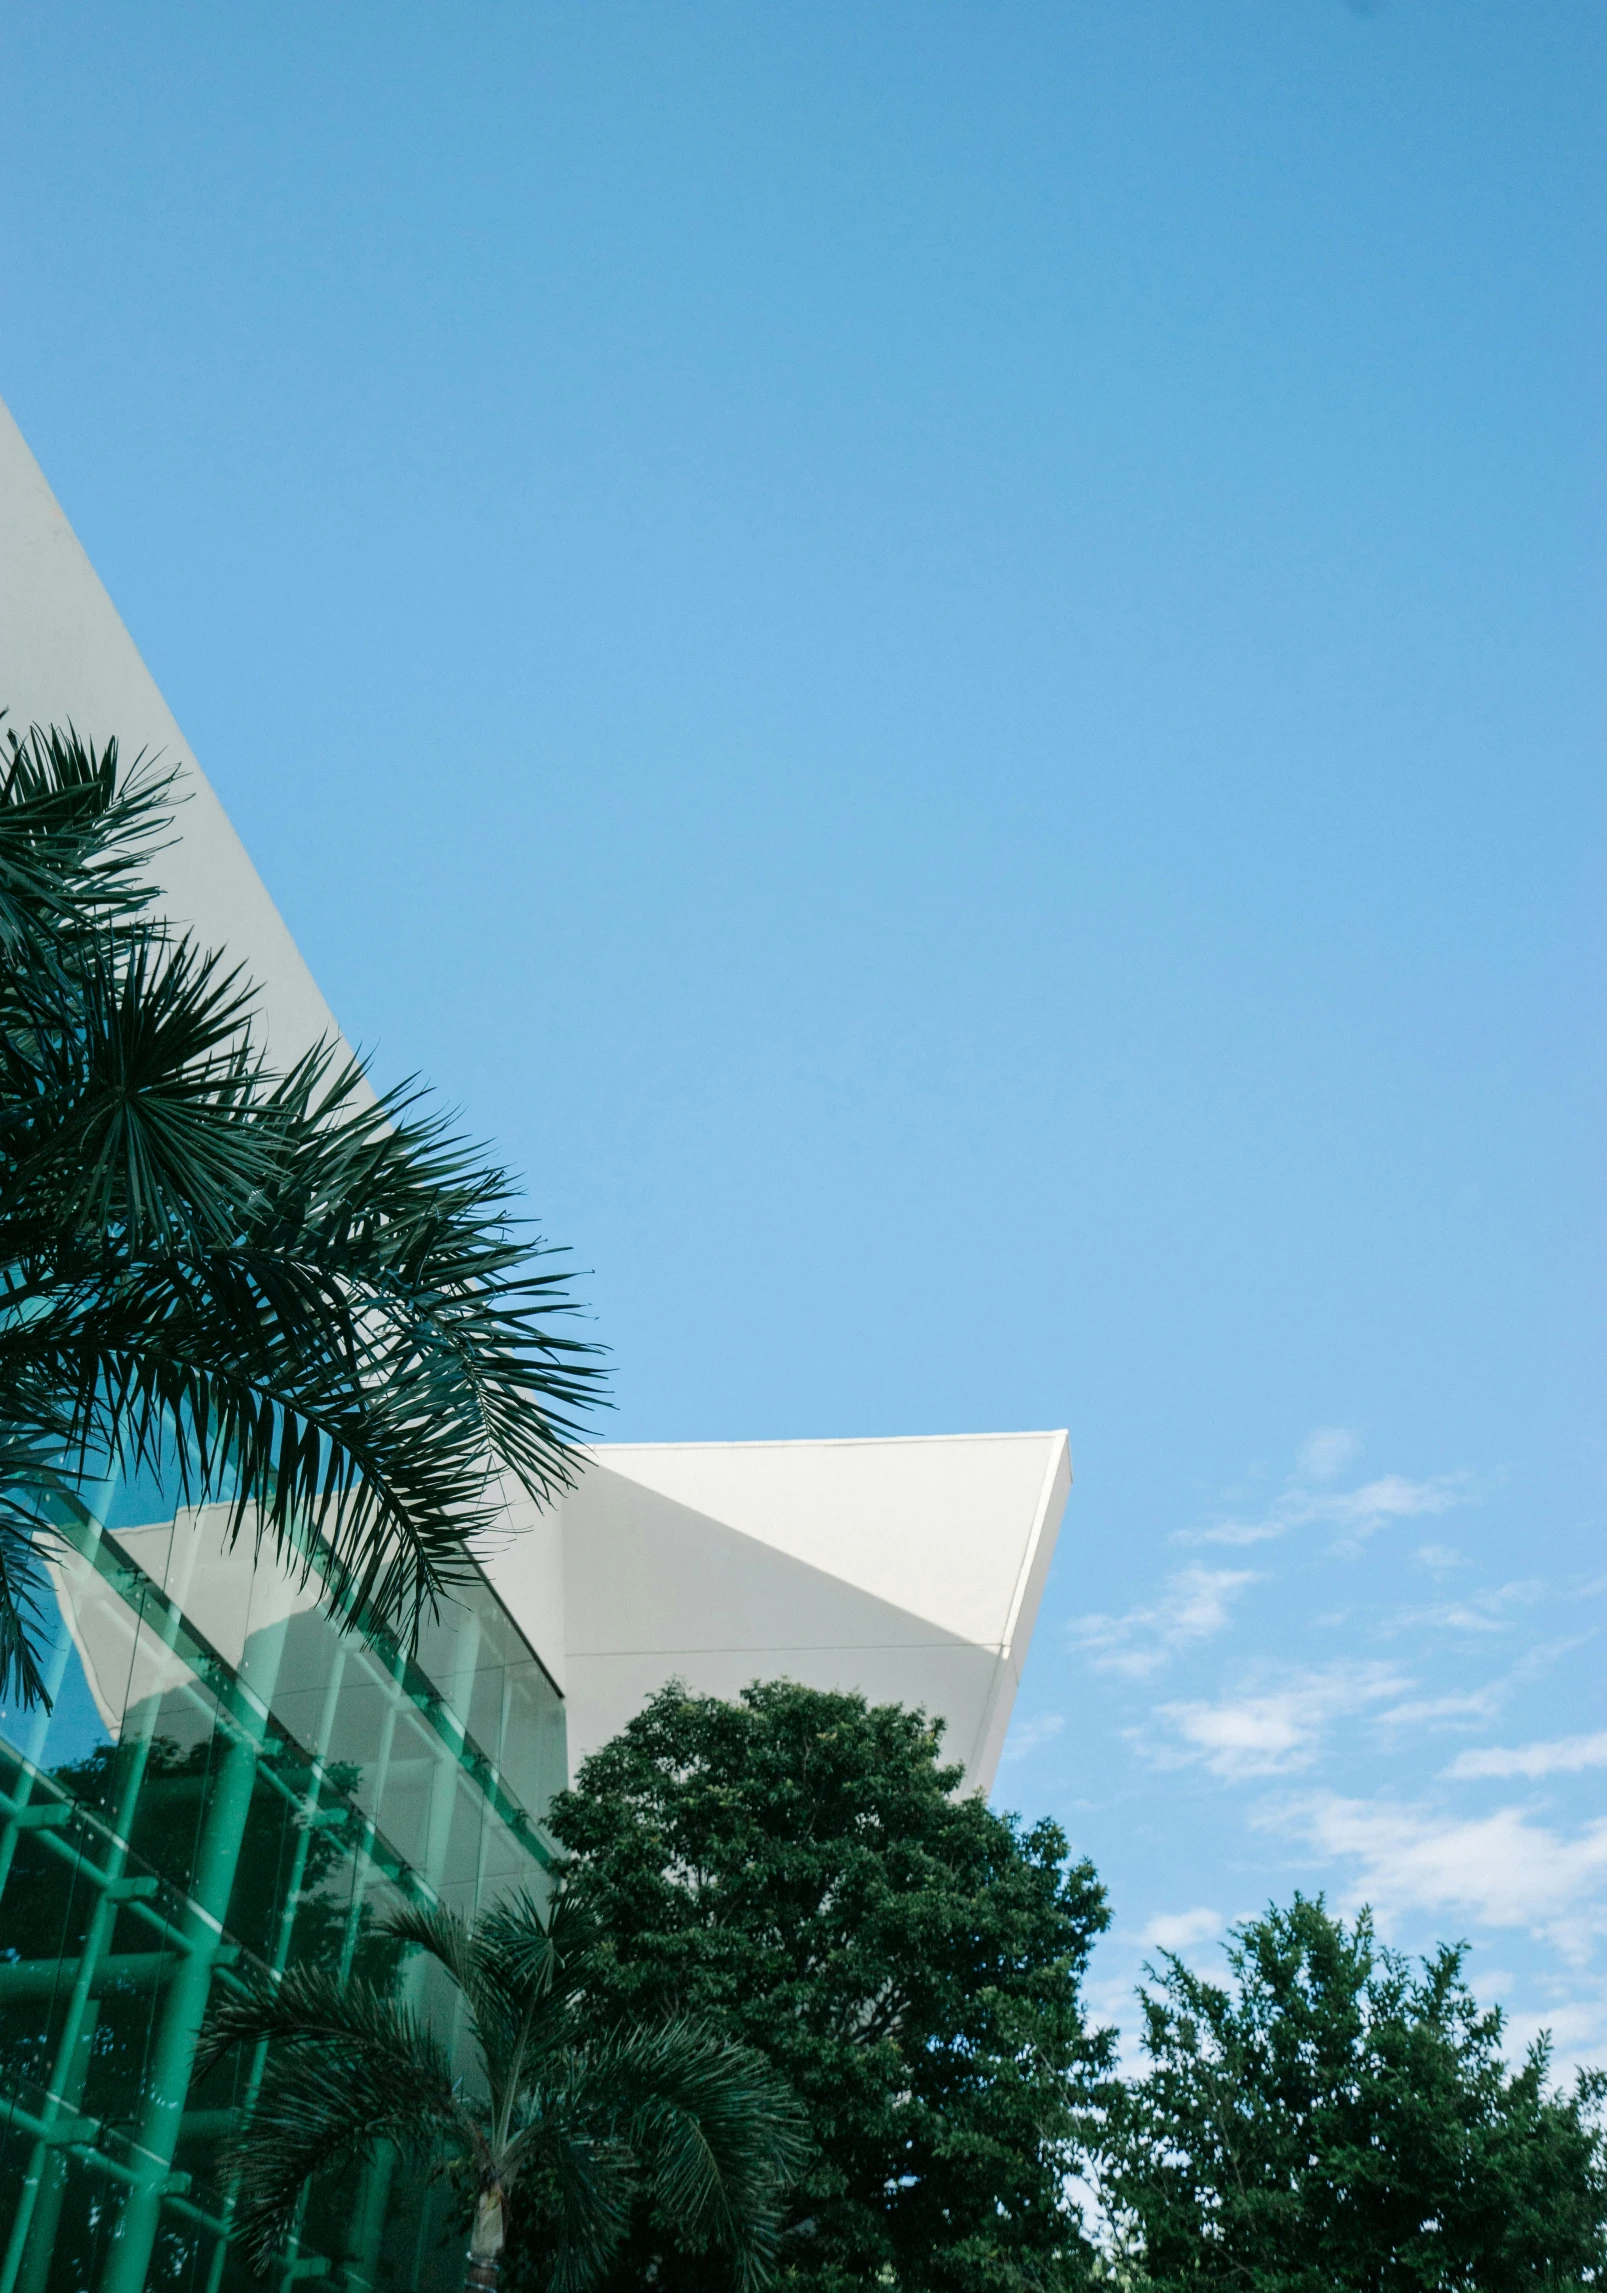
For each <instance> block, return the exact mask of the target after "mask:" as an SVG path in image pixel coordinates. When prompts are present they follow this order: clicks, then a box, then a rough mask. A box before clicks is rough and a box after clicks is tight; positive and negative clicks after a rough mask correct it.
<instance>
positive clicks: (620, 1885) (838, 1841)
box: [530, 1682, 1110, 2293]
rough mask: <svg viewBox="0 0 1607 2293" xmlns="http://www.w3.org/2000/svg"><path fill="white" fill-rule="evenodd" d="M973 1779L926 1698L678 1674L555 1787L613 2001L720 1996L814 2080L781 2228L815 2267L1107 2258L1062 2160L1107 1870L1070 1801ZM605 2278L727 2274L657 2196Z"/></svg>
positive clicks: (949, 2281) (996, 2272) (795, 2070)
mask: <svg viewBox="0 0 1607 2293" xmlns="http://www.w3.org/2000/svg"><path fill="white" fill-rule="evenodd" d="M960 1782H961V1775H960V1771H959V1770H958V1769H957V1768H954V1767H950V1766H945V1765H944V1764H943V1761H942V1759H941V1753H940V1730H939V1727H938V1726H937V1725H935V1724H934V1723H932V1722H930V1721H929V1720H928V1719H927V1718H926V1717H925V1715H924V1714H922V1713H920V1712H912V1711H906V1710H903V1709H901V1708H899V1707H897V1706H891V1705H879V1706H870V1705H868V1704H867V1703H866V1702H865V1700H864V1699H863V1698H862V1697H859V1696H853V1695H830V1694H824V1693H821V1692H819V1691H816V1690H813V1689H809V1688H802V1687H797V1686H794V1685H792V1684H791V1683H788V1682H775V1683H771V1684H768V1685H757V1686H754V1687H750V1688H748V1689H746V1690H745V1691H744V1692H743V1694H742V1696H741V1698H740V1700H739V1701H737V1702H735V1703H726V1702H722V1701H720V1700H719V1699H717V1698H714V1697H709V1696H697V1695H692V1694H689V1693H688V1692H687V1691H686V1690H684V1689H683V1688H681V1687H679V1686H674V1685H672V1686H670V1687H668V1688H666V1689H664V1690H662V1691H661V1692H660V1693H659V1694H658V1695H656V1696H655V1697H654V1698H653V1699H652V1701H651V1702H650V1703H649V1704H648V1705H647V1707H646V1708H645V1710H643V1711H642V1712H641V1713H640V1714H639V1715H638V1717H637V1718H636V1719H635V1720H633V1721H632V1722H631V1723H630V1725H629V1726H628V1727H627V1728H625V1729H624V1731H623V1732H622V1733H621V1734H620V1735H619V1736H618V1737H617V1738H616V1739H615V1740H614V1741H613V1742H612V1743H611V1744H609V1745H607V1746H606V1747H605V1748H604V1749H603V1750H601V1751H599V1752H597V1753H595V1754H593V1756H592V1757H591V1758H590V1759H588V1760H587V1761H586V1762H585V1764H584V1766H583V1767H582V1769H581V1771H580V1775H579V1777H578V1779H577V1782H576V1785H575V1788H574V1790H573V1791H571V1792H569V1793H568V1794H566V1795H565V1796H563V1797H562V1798H560V1799H559V1801H558V1802H557V1804H556V1806H555V1808H554V1811H553V1815H552V1823H553V1827H554V1829H555V1830H556V1831H557V1833H558V1836H559V1838H560V1839H561V1840H562V1841H563V1842H564V1844H565V1846H566V1847H567V1848H568V1849H570V1850H571V1852H572V1853H573V1855H574V1857H575V1859H576V1860H575V1864H574V1884H575V1886H576V1888H577V1891H578V1893H579V1894H580V1896H581V1897H582V1899H583V1900H584V1901H585V1903H586V1905H587V1907H588V1909H589V1910H590V1912H591V1913H592V1915H593V1916H594V1918H595V1920H596V1922H597V1925H598V1928H599V1931H600V1933H601V1935H602V1937H603V1943H602V1948H601V1951H600V1953H599V1957H598V1960H597V1962H596V1968H595V1971H594V1974H593V1977H592V1980H593V1983H594V1986H595V1994H596V1996H597V1998H598V2000H599V2002H600V2003H603V2004H606V2005H607V2006H609V2007H611V2008H612V2009H613V2010H614V2011H617V2012H620V2013H629V2014H631V2015H633V2016H634V2015H648V2016H652V2015H660V2014H668V2013H676V2012H690V2013H696V2014H699V2015H701V2016H703V2017H705V2018H706V2019H708V2020H709V2021H711V2022H712V2023H713V2024H714V2025H715V2027H718V2028H720V2029H723V2030H724V2031H726V2032H728V2033H729V2034H730V2035H731V2036H732V2037H733V2038H737V2039H740V2040H743V2041H745V2042H746V2043H748V2044H749V2045H751V2046H753V2047H755V2048H757V2049H759V2050H760V2051H762V2052H763V2053H765V2054H766V2055H768V2057H769V2058H770V2060H771V2061H772V2062H773V2063H774V2064H775V2066H776V2067H777V2068H778V2069H779V2070H780V2071H781V2072H782V2074H783V2075H784V2077H785V2078H786V2079H787V2081H788V2083H789V2084H790V2085H791V2087H792V2088H793V2089H794V2091H795V2092H796V2093H797V2094H798V2095H799V2096H800V2097H801V2099H802V2100H803V2102H804V2104H805V2106H806V2108H807V2111H808V2116H809V2123H810V2128H811V2148H810V2153H809V2155H808V2157H807V2159H806V2161H805V2163H804V2166H803V2168H802V2171H801V2174H800V2178H799V2180H798V2183H797V2185H796V2186H795V2188H794V2191H793V2194H792V2198H791V2202H790V2206H789V2211H788V2215H787V2219H786V2222H785V2224H784V2227H783V2232H782V2236H781V2241H780V2247H779V2255H780V2260H781V2266H782V2277H783V2281H784V2282H785V2283H786V2284H787V2285H789V2286H793V2287H796V2288H798V2289H799V2293H805V2289H808V2293H847V2289H848V2288H851V2287H852V2288H857V2287H861V2286H883V2285H898V2286H903V2287H907V2288H910V2289H911V2293H914V2289H916V2288H919V2289H920V2293H951V2289H952V2293H1006V2289H1013V2288H1026V2287H1035V2288H1036V2287H1050V2286H1060V2285H1072V2284H1081V2283H1083V2282H1085V2280H1086V2277H1087V2273H1088V2269H1089V2264H1090V2259H1091V2255H1090V2250H1089V2248H1088V2247H1087V2246H1086V2245H1085V2243H1084V2241H1083V2238H1082V2234H1081V2227H1080V2221H1079V2217H1078V2215H1077V2213H1076V2212H1075V2210H1074V2209H1073V2208H1072V2207H1070V2206H1069V2204H1068V2202H1067V2197H1066V2180H1067V2176H1068V2175H1069V2174H1070V2173H1072V2172H1073V2171H1074V2170H1075V2167H1076V2163H1077V2158H1078V2154H1079V2150H1078V2143H1079V2126H1080V2123H1081V2120H1082V2117H1083V2114H1084V2113H1085V2111H1086V2109H1087V2108H1088V2106H1089V2104H1090V2103H1091V2101H1092V2100H1093V2098H1094V2097H1095V2095H1096V2093H1097V2091H1098V2088H1099V2086H1100V2083H1101V2081H1102V2079H1103V2078H1104V2075H1105V2073H1106V2070H1107V2065H1108V2059H1109V2046H1110V2041H1109V2039H1108V2036H1106V2035H1105V2034H1102V2033H1098V2032H1093V2031H1090V2029H1089V2027H1088V2025H1087V2022H1086V2020H1085V2017H1084V2012H1083V2007H1082V2001H1081V1997H1080V1989H1079V1986H1080V1981H1081V1977H1082V1973H1083V1970H1084V1967H1085V1966H1086V1964H1087V1960H1088V1954H1089V1951H1090V1949H1091V1948H1092V1945H1093V1943H1094V1940H1095V1938H1096V1936H1097V1935H1098V1934H1099V1933H1100V1931H1101V1929H1102V1928H1103V1927H1104V1925H1105V1922H1106V1911H1105V1902H1104V1896H1103V1894H1102V1892H1101V1890H1100V1887H1099V1885H1098V1883H1097V1882H1096V1880H1095V1878H1094V1875H1093V1872H1092V1870H1091V1869H1090V1867H1089V1866H1088V1865H1087V1864H1086V1863H1081V1862H1074V1861H1072V1860H1071V1859H1070V1857H1069V1855H1068V1850H1067V1843H1066V1840H1065V1838H1064V1836H1063V1834H1062V1833H1061V1832H1060V1831H1059V1830H1058V1829H1057V1828H1056V1827H1055V1825H1053V1824H1052V1823H1041V1824H1037V1825H1035V1826H1033V1827H1032V1828H1031V1829H1030V1830H1023V1829H1022V1828H1021V1827H1020V1826H1019V1825H1018V1824H1017V1823H1016V1822H1015V1821H1014V1820H1013V1819H1011V1818H1010V1817H1007V1816H1002V1815H998V1814H995V1813H994V1812H993V1811H992V1810H991V1809H990V1808H989V1807H988V1806H987V1805H986V1804H985V1803H984V1802H983V1801H982V1800H981V1799H978V1798H975V1797H971V1796H961V1795H960V1794H959V1790H958V1787H959V1785H960ZM530 2281H531V2282H536V2281H537V2280H536V2279H535V2278H534V2277H532V2279H531V2280H530ZM610 2282H611V2283H614V2284H617V2285H619V2286H621V2287H624V2286H626V2285H632V2286H635V2285H640V2284H642V2283H644V2282H651V2283H653V2284H654V2285H657V2286H662V2287H663V2288H665V2289H666V2293H680V2289H685V2293H690V2289H691V2288H693V2287H697V2288H699V2289H705V2288H708V2287H710V2286H713V2285H717V2284H719V2283H721V2282H722V2278H721V2275H720V2268H719V2265H718V2263H717V2262H716V2261H715V2260H714V2258H713V2257H711V2256H705V2255H699V2254H698V2253H697V2252H696V2251H695V2249H692V2248H690V2247H689V2245H688V2241H686V2240H685V2239H684V2238H681V2239H678V2238H677V2236H676V2234H675V2230H674V2225H673V2224H672V2223H670V2222H669V2221H667V2220H666V2219H665V2217H664V2215H663V2214H662V2212H655V2211H654V2209H653V2208H652V2207H651V2206H648V2205H643V2206H641V2207H639V2208H638V2211H637V2215H636V2219H635V2223H634V2228H633V2233H632V2239H631V2244H630V2246H629V2248H628V2251H627V2254H626V2256H625V2259H624V2261H623V2262H622V2264H621V2265H620V2267H619V2268H618V2270H617V2271H616V2274H615V2277H614V2278H613V2279H611V2280H610Z"/></svg>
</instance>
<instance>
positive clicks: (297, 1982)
mask: <svg viewBox="0 0 1607 2293" xmlns="http://www.w3.org/2000/svg"><path fill="white" fill-rule="evenodd" d="M262 2039H268V2040H271V2041H273V2042H275V2044H274V2050H273V2051H272V2052H271V2053H270V2056H269V2060H268V2064H267V2067H266V2069H265V2071H264V2073H263V2078H262V2083H261V2086H260V2088H259V2090H258V2094H257V2100H256V2103H255V2106H254V2108H253V2109H252V2112H251V2115H250V2117H249V2119H248V2120H247V2121H246V2123H245V2124H244V2125H243V2126H242V2127H241V2129H240V2131H239V2132H238V2133H237V2134H236V2135H235V2136H234V2137H233V2138H232V2140H231V2141H230V2142H229V2143H228V2144H227V2145H226V2147H225V2151H224V2153H223V2156H222V2159H221V2163H222V2164H223V2166H224V2168H225V2170H226V2171H228V2172H232V2173H234V2174H236V2175H238V2177H239V2199H238V2209H237V2213H236V2226H237V2229H238V2231H239V2234H240V2235H241V2237H242V2238H243V2240H244V2242H245V2243H246V2245H247V2246H248V2248H249V2249H250V2251H251V2252H252V2254H253V2255H254V2256H255V2258H256V2259H257V2261H258V2262H259V2263H260V2264H266V2263H267V2261H268V2260H269V2259H270V2258H271V2256H272V2254H273V2251H274V2249H275V2247H276V2246H277V2245H278V2243H279V2241H280V2240H281V2239H282V2238H283V2237H284V2235H285V2234H286V2232H287V2231H288V2230H289V2229H290V2227H291V2226H292V2224H293V2222H294V2220H295V2214H296V2207H297V2203H298V2200H299V2198H300V2195H301V2192H302V2189H303V2188H304V2187H305V2185H306V2183H307V2181H308V2180H309V2179H310V2177H311V2176H312V2175H313V2174H314V2173H318V2172H324V2171H328V2170H339V2169H340V2168H341V2167H343V2166H346V2165H349V2164H352V2163H354V2162H356V2161H358V2160H363V2159H368V2158H371V2157H372V2156H373V2154H374V2152H375V2149H376V2148H377V2146H378V2145H379V2144H380V2143H382V2142H390V2143H394V2144H395V2145H396V2147H397V2148H399V2149H402V2150H404V2151H408V2152H410V2153H411V2154H412V2155H413V2156H414V2157H415V2158H416V2159H418V2160H419V2161H420V2162H428V2161H430V2160H431V2159H432V2158H434V2157H438V2156H439V2154H440V2152H441V2151H442V2150H443V2148H446V2147H448V2146H449V2145H454V2144H455V2145H456V2146H457V2147H459V2148H466V2149H469V2150H471V2151H472V2150H474V2149H475V2147H476V2145H477V2144H478V2142H479V2139H480V2136H479V2130H478V2128H477V2127H476V2125H475V2123H474V2121H473V2119H472V2118H471V2117H470V2116H469V2114H468V2113H467V2112H466V2111H465V2110H464V2109H463V2107H462V2105H461V2103H460V2102H459V2099H458V2096H457V2093H456V2090H455V2088H454V2085H453V2081H452V2075H451V2068H450V2065H449V2064H448V2062H447V2059H446V2055H445V2052H444V2050H443V2049H442V2047H441V2046H440V2045H439V2043H438V2042H437V2041H436V2040H435V2039H434V2038H433V2037H432V2036H431V2035H430V2033H429V2031H428V2030H427V2029H426V2028H425V2027H424V2025H423V2024H422V2023H421V2022H420V2021H419V2019H418V2017H417V2016H416V2015H413V2014H411V2013H410V2012H409V2011H408V2010H407V2009H406V2008H405V2007H403V2006H401V2005H399V2004H398V2002H397V2001H396V2000H395V1999H393V1998H391V1997H388V1996H387V1995H386V1994H385V1993H384V1992H381V1991H378V1990H375V1989H374V1988H373V1987H372V1986H371V1985H369V1984H366V1983H348V1984H346V1985H345V1986H344V1987H343V1986H342V1985H341V1984H340V1983H339V1982H338V1980H337V1979H336V1978H335V1977H334V1976H332V1975H329V1974H327V1973H324V1972H322V1971H321V1970H319V1969H316V1968H304V1967H298V1968H292V1969H291V1970H290V1971H289V1972H288V1973H287V1974H286V1975H285V1976H284V1977H283V1978H282V1980H281V1981H280V1982H279V1983H278V1984H277V1985H272V1984H268V1983H263V1984H261V1985H259V1986H258V1987H257V1988H255V1989H254V1990H252V1992H251V1993H250V1994H249V1995H248V1996H238V1995H236V1996H230V1997H227V1998H225V1999H222V2000H220V2001H219V2003H218V2005H217V2006H216V2007H215V2008H214V2010H213V2012H212V2015H211V2017H210V2018H209V2021H208V2024H207V2027H206V2030H205V2031H204V2033H203V2036H202V2042H201V2046H200V2049H199V2051H198V2054H197V2065H196V2066H197V2074H198V2075H201V2074H204V2072H205V2071H206V2070H207V2069H209V2068H211V2067H212V2066H213V2065H214V2064H215V2063H216V2062H217V2061H219V2060H220V2059H221V2058H222V2056H223V2055H224V2054H225V2053H227V2052H228V2051H229V2050H230V2049H231V2048H233V2047H236V2046H241V2045H247V2044H251V2043H254V2042H256V2041H259V2040H262Z"/></svg>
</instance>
